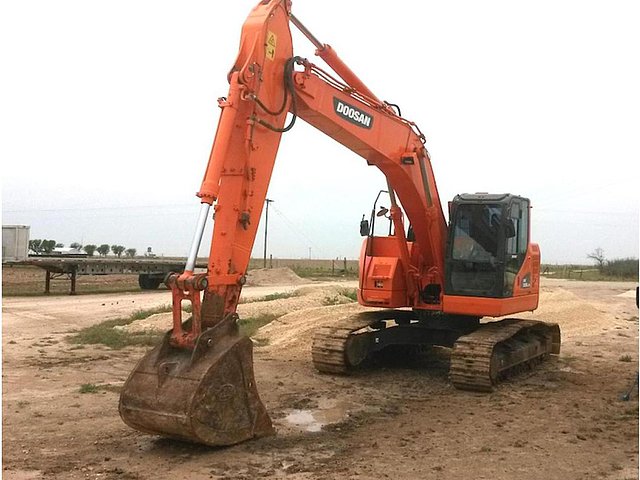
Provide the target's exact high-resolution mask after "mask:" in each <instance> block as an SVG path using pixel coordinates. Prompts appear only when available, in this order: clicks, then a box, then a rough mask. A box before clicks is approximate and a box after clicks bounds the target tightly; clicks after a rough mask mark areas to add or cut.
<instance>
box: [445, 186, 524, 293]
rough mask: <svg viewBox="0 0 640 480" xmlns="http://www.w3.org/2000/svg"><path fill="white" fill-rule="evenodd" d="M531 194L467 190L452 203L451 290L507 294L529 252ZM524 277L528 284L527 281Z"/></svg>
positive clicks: (448, 279) (448, 290)
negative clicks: (474, 192) (524, 195)
mask: <svg viewBox="0 0 640 480" xmlns="http://www.w3.org/2000/svg"><path fill="white" fill-rule="evenodd" d="M528 246H529V200H528V199H526V198H523V197H518V196H515V195H511V194H462V195H457V196H456V197H455V198H454V200H453V202H451V204H450V221H449V237H448V241H447V250H446V283H445V293H446V294H448V295H464V296H471V297H490V298H505V297H511V296H513V293H514V282H515V280H516V277H517V276H518V273H519V272H520V270H521V267H522V266H523V264H524V261H525V259H526V257H527V250H528ZM527 281H528V282H529V283H530V282H531V279H530V278H529V280H526V279H525V278H523V282H522V284H523V285H524V286H525V287H526V285H527Z"/></svg>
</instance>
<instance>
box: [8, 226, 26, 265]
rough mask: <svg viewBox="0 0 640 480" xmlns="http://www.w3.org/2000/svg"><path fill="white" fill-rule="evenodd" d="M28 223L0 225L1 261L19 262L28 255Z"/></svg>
mask: <svg viewBox="0 0 640 480" xmlns="http://www.w3.org/2000/svg"><path fill="white" fill-rule="evenodd" d="M29 228H30V227H29V225H3V226H2V263H4V262H20V261H22V260H26V259H27V257H28V256H29Z"/></svg>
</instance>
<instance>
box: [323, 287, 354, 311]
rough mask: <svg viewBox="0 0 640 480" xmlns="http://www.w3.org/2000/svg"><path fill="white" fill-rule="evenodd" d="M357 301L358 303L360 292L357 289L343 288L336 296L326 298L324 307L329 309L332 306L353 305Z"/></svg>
mask: <svg viewBox="0 0 640 480" xmlns="http://www.w3.org/2000/svg"><path fill="white" fill-rule="evenodd" d="M356 301H358V292H357V290H356V289H355V288H341V289H339V290H338V293H336V294H335V295H331V296H326V297H324V299H323V300H322V305H324V306H325V307H328V306H331V305H344V304H345V303H352V302H356Z"/></svg>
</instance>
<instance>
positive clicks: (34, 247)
mask: <svg viewBox="0 0 640 480" xmlns="http://www.w3.org/2000/svg"><path fill="white" fill-rule="evenodd" d="M29 250H31V251H32V252H33V253H38V254H39V253H42V240H41V239H40V238H36V239H34V240H29Z"/></svg>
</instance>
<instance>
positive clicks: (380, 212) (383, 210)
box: [376, 207, 389, 217]
mask: <svg viewBox="0 0 640 480" xmlns="http://www.w3.org/2000/svg"><path fill="white" fill-rule="evenodd" d="M387 213H389V209H388V208H385V207H380V210H378V212H377V213H376V217H384V216H385V215H386V214H387Z"/></svg>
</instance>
